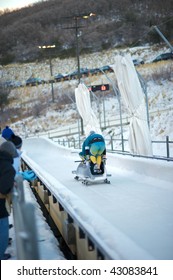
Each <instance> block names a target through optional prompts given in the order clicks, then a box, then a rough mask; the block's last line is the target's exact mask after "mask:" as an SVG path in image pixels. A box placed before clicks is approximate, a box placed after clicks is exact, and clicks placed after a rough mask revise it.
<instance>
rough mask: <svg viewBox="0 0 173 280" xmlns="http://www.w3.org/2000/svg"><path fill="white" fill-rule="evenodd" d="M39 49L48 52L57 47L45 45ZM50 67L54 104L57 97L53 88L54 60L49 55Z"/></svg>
mask: <svg viewBox="0 0 173 280" xmlns="http://www.w3.org/2000/svg"><path fill="white" fill-rule="evenodd" d="M38 47H39V49H46V50H51V49H53V48H55V47H56V46H55V45H44V46H38ZM49 66H50V75H51V91H52V102H53V103H54V102H55V96H54V88H53V80H52V76H53V70H52V59H51V55H50V53H49Z"/></svg>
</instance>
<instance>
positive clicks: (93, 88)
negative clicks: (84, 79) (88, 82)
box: [88, 84, 109, 92]
mask: <svg viewBox="0 0 173 280" xmlns="http://www.w3.org/2000/svg"><path fill="white" fill-rule="evenodd" d="M88 89H89V90H91V91H93V92H95V91H106V90H109V84H105V85H94V86H90V87H88Z"/></svg>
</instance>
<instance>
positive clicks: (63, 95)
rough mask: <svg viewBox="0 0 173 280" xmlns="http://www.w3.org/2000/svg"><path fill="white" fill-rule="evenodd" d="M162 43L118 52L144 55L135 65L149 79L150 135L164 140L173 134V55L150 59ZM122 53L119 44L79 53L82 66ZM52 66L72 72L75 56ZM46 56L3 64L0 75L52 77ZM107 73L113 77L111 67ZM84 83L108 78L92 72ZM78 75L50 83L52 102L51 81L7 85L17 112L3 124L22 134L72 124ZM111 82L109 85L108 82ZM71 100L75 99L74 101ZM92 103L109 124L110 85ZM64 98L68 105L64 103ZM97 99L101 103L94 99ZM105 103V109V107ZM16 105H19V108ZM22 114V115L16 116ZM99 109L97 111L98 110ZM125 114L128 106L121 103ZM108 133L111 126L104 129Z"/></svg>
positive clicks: (113, 109)
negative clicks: (37, 60)
mask: <svg viewBox="0 0 173 280" xmlns="http://www.w3.org/2000/svg"><path fill="white" fill-rule="evenodd" d="M167 51H169V49H167V48H166V47H165V46H163V47H160V46H153V47H152V48H151V47H149V46H145V47H138V48H137V47H136V48H133V49H128V50H127V49H126V50H121V53H127V52H130V53H131V55H132V58H133V59H142V60H144V62H145V63H144V64H143V65H140V66H137V67H136V69H137V71H138V72H139V74H140V75H141V76H142V77H143V79H144V80H145V82H146V85H147V95H148V103H149V120H150V132H151V137H152V140H163V139H164V140H165V137H166V136H167V135H168V136H170V139H172V138H173V105H172V102H173V74H172V68H173V66H172V61H162V62H158V63H150V62H151V61H152V59H153V58H155V57H156V56H157V55H158V54H160V53H163V52H167ZM118 53H120V52H119V51H117V49H113V50H112V51H107V52H102V53H94V54H92V55H90V56H89V55H86V56H81V57H80V64H81V67H87V68H90V69H91V68H95V67H101V66H104V65H108V64H113V63H114V57H115V55H116V54H118ZM52 64H53V72H54V74H57V73H70V72H72V71H74V70H75V69H76V68H77V67H76V60H75V59H68V60H59V59H55V60H52ZM49 73H50V69H49V62H48V61H45V62H44V63H41V64H38V63H33V64H27V65H23V64H22V65H10V66H6V67H3V68H1V72H0V74H1V79H2V80H9V79H12V80H18V81H20V82H22V83H23V84H24V83H25V81H26V79H27V78H29V77H30V76H31V75H33V76H35V77H41V78H43V79H45V80H49V79H50V74H49ZM107 76H108V77H109V79H111V81H113V82H114V80H115V76H114V74H113V73H108V74H107ZM83 82H84V83H85V84H86V85H93V84H101V83H109V84H110V82H109V81H108V79H107V77H106V76H105V75H96V76H89V77H87V78H83ZM76 86H77V80H71V81H64V82H59V83H55V84H54V95H55V103H54V104H53V103H52V102H51V100H52V96H51V85H49V84H45V85H39V86H37V87H26V86H25V87H22V88H17V89H14V90H12V91H11V94H10V97H11V102H10V105H9V109H10V108H16V112H18V113H17V114H16V115H14V114H13V115H10V114H8V118H6V121H5V122H4V125H5V124H8V125H10V126H11V127H12V128H13V129H14V130H15V131H16V133H19V134H20V135H22V136H24V135H25V132H26V131H27V134H30V133H35V132H41V131H49V130H53V129H57V128H60V127H62V128H64V126H67V125H68V126H69V125H72V124H77V120H78V118H79V115H78V113H77V110H76V105H75V98H74V91H75V88H76ZM110 87H111V85H110ZM72 100H73V101H72ZM92 100H93V102H92V107H93V109H94V111H95V113H96V115H97V117H100V118H101V121H102V123H104V122H105V124H107V123H108V122H109V120H112V119H116V120H118V119H119V107H118V101H117V98H116V97H115V95H114V92H113V90H112V89H111V91H110V92H109V93H98V94H97V98H93V97H92ZM65 104H66V105H65ZM98 104H99V105H98ZM103 107H105V108H104V110H103ZM17 110H18V111H17ZM19 112H20V115H21V116H22V117H20V116H19ZM99 114H100V115H99ZM123 114H124V115H125V116H126V114H127V112H126V110H125V109H123ZM103 133H104V134H105V136H106V135H108V133H110V129H107V130H105V131H104V132H103ZM111 133H112V134H113V135H116V136H119V135H120V127H116V128H115V129H114V130H112V129H111ZM124 138H128V133H127V127H124Z"/></svg>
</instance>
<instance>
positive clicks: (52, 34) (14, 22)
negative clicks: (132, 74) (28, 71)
mask: <svg viewBox="0 0 173 280" xmlns="http://www.w3.org/2000/svg"><path fill="white" fill-rule="evenodd" d="M91 12H92V13H95V14H96V16H93V17H90V18H88V19H80V18H78V19H77V26H78V27H79V28H78V30H77V31H78V32H77V34H76V33H75V32H76V29H75V26H76V25H75V18H76V16H79V17H80V16H82V15H86V14H87V15H88V14H89V13H91ZM172 19H173V11H172V0H165V1H162V0H152V1H151V0H121V1H119V0H106V1H105V0H99V1H95V0H87V1H86V0H75V1H72V0H63V1H62V0H49V1H41V2H38V3H36V4H34V5H31V6H29V7H25V8H22V9H19V10H15V11H9V10H6V11H4V12H1V14H0V64H2V65H4V64H8V63H11V62H13V63H14V62H31V61H35V60H38V59H39V60H40V59H42V58H43V57H44V56H45V55H47V54H48V55H50V53H46V51H40V49H39V48H38V46H39V45H45V44H56V48H55V49H54V50H51V55H52V56H54V57H60V58H65V57H66V58H68V57H71V56H75V54H76V36H75V34H76V35H78V36H79V37H78V40H79V46H80V54H82V53H91V52H96V51H102V50H105V49H111V48H112V47H115V46H116V47H127V46H135V45H143V44H144V43H153V42H154V43H156V42H157V43H158V42H159V41H162V39H161V38H160V36H159V35H158V34H157V33H156V31H154V30H153V28H152V26H153V25H157V26H159V28H160V29H161V31H162V32H163V34H164V35H165V36H166V37H167V39H168V40H170V41H171V40H173V20H172Z"/></svg>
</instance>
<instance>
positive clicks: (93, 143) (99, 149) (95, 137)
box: [79, 131, 106, 170]
mask: <svg viewBox="0 0 173 280" xmlns="http://www.w3.org/2000/svg"><path fill="white" fill-rule="evenodd" d="M79 155H80V157H81V158H82V159H86V160H89V159H90V160H91V161H92V162H93V164H94V165H95V168H94V169H95V170H100V165H101V161H102V157H105V156H106V145H105V140H104V138H103V136H102V135H100V134H97V133H95V132H94V131H91V132H90V134H89V136H88V137H87V138H86V139H85V141H84V142H83V145H82V152H80V153H79Z"/></svg>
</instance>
